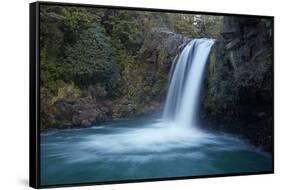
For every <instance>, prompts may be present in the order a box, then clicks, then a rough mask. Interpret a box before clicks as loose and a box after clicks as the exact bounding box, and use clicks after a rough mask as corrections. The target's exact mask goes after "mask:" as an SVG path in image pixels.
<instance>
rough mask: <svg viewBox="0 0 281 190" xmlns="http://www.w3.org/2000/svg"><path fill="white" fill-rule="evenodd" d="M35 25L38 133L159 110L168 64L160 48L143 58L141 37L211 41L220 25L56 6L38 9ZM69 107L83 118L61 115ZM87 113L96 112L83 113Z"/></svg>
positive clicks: (201, 19) (210, 19) (204, 19)
mask: <svg viewBox="0 0 281 190" xmlns="http://www.w3.org/2000/svg"><path fill="white" fill-rule="evenodd" d="M40 19H41V25H40V26H41V28H40V65H41V70H40V72H41V75H40V76H41V104H42V106H41V110H40V111H41V118H42V119H41V127H42V128H46V127H63V126H71V125H75V123H76V124H77V125H81V126H82V125H83V123H84V124H85V123H86V124H89V125H90V123H95V122H99V121H103V120H110V119H112V118H114V117H125V116H128V115H130V114H131V115H132V114H133V115H134V114H140V113H145V112H149V111H152V110H155V109H159V108H160V106H161V103H162V102H163V99H164V97H165V90H166V80H167V75H168V72H169V65H168V67H167V65H165V66H163V64H162V63H164V62H165V63H167V62H168V64H171V61H170V59H171V58H170V57H169V56H168V53H169V52H168V50H165V49H164V47H162V46H161V47H160V46H159V48H158V49H157V51H156V52H155V55H154V56H155V58H153V59H152V60H153V61H152V62H153V63H151V62H149V61H147V59H142V56H143V55H144V54H143V52H146V51H151V50H150V49H146V48H150V46H147V44H146V45H143V43H144V41H145V39H146V38H147V35H148V34H149V33H150V32H151V31H152V30H153V29H155V28H159V29H161V28H162V29H165V30H167V31H169V32H171V31H172V32H175V33H178V34H182V35H184V36H186V37H190V38H194V37H203V36H204V37H213V38H215V37H216V36H217V35H218V31H219V26H220V17H215V16H199V15H189V14H174V13H163V12H149V11H143V12H138V11H129V10H115V9H102V8H82V7H81V8H80V7H68V6H55V5H54V6H44V5H41V7H40ZM154 43H162V42H158V41H156V42H154ZM154 46H155V47H156V46H157V44H156V45H155V44H154ZM168 59H169V60H168ZM154 60H156V61H154ZM70 105H73V106H74V107H75V106H76V107H79V109H80V111H81V112H76V111H75V109H74V108H73V111H72V112H69V111H66V110H71V109H70V108H69V107H67V106H70ZM89 105H91V106H92V107H91V108H89ZM66 108H67V109H66ZM93 109H94V110H95V111H96V112H97V113H98V114H96V115H94V114H92V115H89V114H86V112H87V110H88V112H89V110H91V111H92V112H93ZM84 112H85V114H83V113H84ZM80 120H81V121H80ZM75 121H76V122H75ZM78 121H79V122H78Z"/></svg>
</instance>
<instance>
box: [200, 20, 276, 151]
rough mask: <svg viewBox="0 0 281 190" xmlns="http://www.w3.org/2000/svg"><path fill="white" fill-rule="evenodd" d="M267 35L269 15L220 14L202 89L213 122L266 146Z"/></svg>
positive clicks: (269, 101)
mask: <svg viewBox="0 0 281 190" xmlns="http://www.w3.org/2000/svg"><path fill="white" fill-rule="evenodd" d="M272 37H273V36H272V22H271V20H268V19H262V18H249V17H229V16H227V17H224V18H223V19H222V25H221V38H220V39H218V40H217V42H216V44H215V46H214V47H213V51H212V53H211V55H210V63H209V68H208V78H207V81H206V83H205V84H206V86H205V87H206V90H205V94H204V99H205V100H204V112H205V114H204V115H205V116H206V115H208V116H209V117H211V118H213V119H212V120H217V121H218V122H217V123H216V126H221V127H219V128H222V129H223V130H227V131H233V132H237V133H241V134H244V135H245V136H246V137H248V138H249V139H250V140H251V141H252V142H253V143H255V144H256V145H258V146H261V147H263V148H265V149H266V150H271V148H272V143H273V142H272V138H273V137H272V128H273V110H272V106H273V73H272V69H273V50H272V47H273V46H272ZM226 123H227V124H226ZM224 124H225V125H224ZM234 125H235V126H234Z"/></svg>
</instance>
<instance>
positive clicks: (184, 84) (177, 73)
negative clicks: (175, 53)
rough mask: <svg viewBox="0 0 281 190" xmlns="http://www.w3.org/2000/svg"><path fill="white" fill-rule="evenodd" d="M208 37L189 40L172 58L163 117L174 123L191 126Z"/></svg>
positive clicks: (208, 51)
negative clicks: (172, 64) (171, 69)
mask: <svg viewBox="0 0 281 190" xmlns="http://www.w3.org/2000/svg"><path fill="white" fill-rule="evenodd" d="M213 44H214V40H212V39H206V38H203V39H194V40H192V41H190V42H189V43H188V44H187V45H186V46H185V48H184V49H183V51H182V52H181V54H180V55H179V57H178V58H177V61H176V66H175V68H174V71H173V73H172V77H171V81H170V83H169V90H168V96H167V99H166V103H165V108H164V114H163V118H164V120H166V121H171V122H175V123H176V124H177V126H184V127H185V126H190V127H191V126H194V125H195V123H194V122H195V120H196V111H197V107H198V100H199V95H200V89H201V84H202V79H203V74H204V68H205V65H206V62H207V59H208V55H209V53H210V50H211V47H212V45H213Z"/></svg>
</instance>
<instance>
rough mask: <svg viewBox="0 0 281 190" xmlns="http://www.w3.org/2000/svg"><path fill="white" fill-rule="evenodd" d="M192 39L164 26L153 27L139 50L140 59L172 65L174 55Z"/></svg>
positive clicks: (146, 61)
mask: <svg viewBox="0 0 281 190" xmlns="http://www.w3.org/2000/svg"><path fill="white" fill-rule="evenodd" d="M189 41H190V39H188V38H186V37H184V36H182V35H180V34H177V33H174V32H171V31H169V30H167V29H164V28H153V29H152V30H151V31H150V32H148V34H146V38H145V40H144V43H143V45H142V47H141V49H140V52H139V60H140V61H141V62H145V63H150V64H159V65H162V66H164V67H168V68H169V67H170V66H171V63H172V61H173V59H174V57H175V56H176V55H177V54H178V53H179V52H180V51H181V50H182V49H183V48H184V47H185V45H186V44H187V43H188V42H189Z"/></svg>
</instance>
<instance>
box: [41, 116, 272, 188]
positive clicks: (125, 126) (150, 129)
mask: <svg viewBox="0 0 281 190" xmlns="http://www.w3.org/2000/svg"><path fill="white" fill-rule="evenodd" d="M271 170H272V158H271V155H270V154H268V153H265V152H262V151H260V150H257V149H256V148H255V147H253V146H251V145H249V144H247V143H246V142H245V141H244V140H243V139H241V138H238V137H235V136H231V135H227V134H224V133H217V132H216V134H215V132H208V131H204V130H202V129H199V128H198V127H190V128H181V127H178V126H176V125H175V124H173V123H164V122H163V121H161V120H157V119H142V118H140V119H132V120H129V119H124V120H118V121H114V122H112V123H107V124H104V125H101V126H96V127H91V128H81V129H65V130H50V131H45V132H42V133H41V185H59V184H73V183H91V182H106V181H122V180H136V179H149V178H166V177H183V176H187V177H188V176H200V175H213V174H234V173H248V172H267V171H271Z"/></svg>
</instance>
